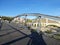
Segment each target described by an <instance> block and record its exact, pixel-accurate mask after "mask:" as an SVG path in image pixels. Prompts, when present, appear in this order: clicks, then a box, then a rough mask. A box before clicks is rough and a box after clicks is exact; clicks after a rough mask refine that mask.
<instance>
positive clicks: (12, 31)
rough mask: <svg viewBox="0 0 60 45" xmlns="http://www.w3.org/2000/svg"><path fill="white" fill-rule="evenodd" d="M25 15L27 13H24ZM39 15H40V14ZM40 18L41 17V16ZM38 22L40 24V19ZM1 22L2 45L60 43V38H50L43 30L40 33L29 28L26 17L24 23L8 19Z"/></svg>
mask: <svg viewBox="0 0 60 45" xmlns="http://www.w3.org/2000/svg"><path fill="white" fill-rule="evenodd" d="M20 16H21V15H20ZM23 16H26V15H25V14H24V15H23ZM16 17H19V16H16ZM38 17H40V16H39V15H38ZM47 17H48V16H47ZM54 18H58V17H54ZM38 19H41V17H40V18H38ZM32 23H33V22H32ZM38 23H39V24H40V21H38ZM0 24H1V25H0V45H60V40H56V39H53V38H50V37H48V36H45V35H44V33H42V32H39V33H38V32H37V31H35V30H33V29H29V28H27V25H26V17H25V22H24V24H23V23H20V22H19V23H15V22H10V23H9V22H6V21H3V22H2V23H0ZM40 26H41V25H40ZM40 26H39V27H40ZM40 28H41V27H40ZM38 31H40V30H38Z"/></svg>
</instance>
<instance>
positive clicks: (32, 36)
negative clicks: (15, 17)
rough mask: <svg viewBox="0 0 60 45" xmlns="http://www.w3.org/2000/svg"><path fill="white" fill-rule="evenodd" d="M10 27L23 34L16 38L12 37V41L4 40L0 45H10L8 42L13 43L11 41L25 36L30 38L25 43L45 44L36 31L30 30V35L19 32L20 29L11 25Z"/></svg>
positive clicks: (28, 44)
mask: <svg viewBox="0 0 60 45" xmlns="http://www.w3.org/2000/svg"><path fill="white" fill-rule="evenodd" d="M9 26H10V25H9ZM10 27H12V26H10ZM12 28H13V29H15V30H16V31H18V32H20V33H22V34H24V35H25V36H23V37H19V38H17V39H14V40H12V41H9V42H6V43H4V44H2V45H10V44H13V43H15V42H17V41H20V40H22V39H25V38H27V37H29V38H30V40H29V41H28V43H27V44H26V45H46V43H45V42H44V40H43V37H42V34H40V35H39V34H38V33H37V32H35V31H32V30H31V34H30V35H27V34H25V33H24V32H21V31H20V30H18V29H16V28H14V27H12ZM19 45H21V44H19Z"/></svg>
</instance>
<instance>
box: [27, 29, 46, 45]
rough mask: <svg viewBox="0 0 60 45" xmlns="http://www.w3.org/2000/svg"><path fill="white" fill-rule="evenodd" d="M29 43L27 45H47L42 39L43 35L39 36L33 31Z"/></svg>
mask: <svg viewBox="0 0 60 45" xmlns="http://www.w3.org/2000/svg"><path fill="white" fill-rule="evenodd" d="M29 42H30V43H29ZM29 42H28V44H27V45H46V43H45V41H44V39H43V37H42V34H40V35H39V34H38V33H37V32H35V31H33V30H32V31H31V39H30V40H29Z"/></svg>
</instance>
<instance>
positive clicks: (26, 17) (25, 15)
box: [25, 15, 27, 26]
mask: <svg viewBox="0 0 60 45" xmlns="http://www.w3.org/2000/svg"><path fill="white" fill-rule="evenodd" d="M26 21H27V15H25V26H26Z"/></svg>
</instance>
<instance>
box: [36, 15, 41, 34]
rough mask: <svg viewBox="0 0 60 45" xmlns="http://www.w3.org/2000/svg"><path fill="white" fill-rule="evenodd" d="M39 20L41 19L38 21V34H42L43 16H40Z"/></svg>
mask: <svg viewBox="0 0 60 45" xmlns="http://www.w3.org/2000/svg"><path fill="white" fill-rule="evenodd" d="M38 19H39V20H38V25H39V26H38V30H37V32H38V33H40V32H41V16H38Z"/></svg>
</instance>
